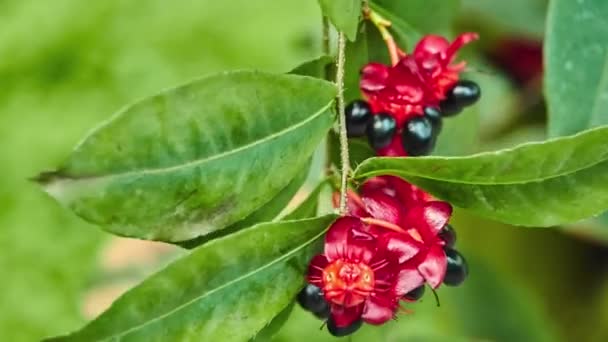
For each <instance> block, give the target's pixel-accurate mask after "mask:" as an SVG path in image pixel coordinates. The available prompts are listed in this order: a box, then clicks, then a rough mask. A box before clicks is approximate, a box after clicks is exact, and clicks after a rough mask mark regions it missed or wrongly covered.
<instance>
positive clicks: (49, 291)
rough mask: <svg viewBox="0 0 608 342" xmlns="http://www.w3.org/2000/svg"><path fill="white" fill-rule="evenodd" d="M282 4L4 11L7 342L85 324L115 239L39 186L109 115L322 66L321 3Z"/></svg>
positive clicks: (1, 133) (2, 334)
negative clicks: (305, 64) (263, 74)
mask: <svg viewBox="0 0 608 342" xmlns="http://www.w3.org/2000/svg"><path fill="white" fill-rule="evenodd" d="M280 3H281V5H280V6H277V2H276V1H275V0H256V1H249V0H235V1H227V2H226V1H214V0H201V1H190V0H175V1H171V2H167V1H164V0H151V1H146V2H142V3H134V2H126V1H121V0H104V1H96V2H86V1H85V2H83V1H80V0H57V1H52V2H40V1H36V0H3V1H0V32H1V33H0V54H1V55H2V56H7V58H0V84H2V86H1V88H2V91H1V92H0V102H1V103H2V105H1V106H0V163H1V164H2V165H3V166H4V167H3V170H2V177H0V251H1V252H0V266H1V267H0V279H2V291H1V293H0V340H1V341H11V342H21V341H23V342H30V341H39V340H40V339H41V338H43V337H44V336H49V335H54V334H58V333H60V332H65V331H69V330H73V329H75V328H77V327H79V326H80V325H82V324H83V323H84V322H85V317H84V314H83V308H84V307H85V306H86V307H88V305H90V304H91V302H88V299H89V298H88V297H87V296H85V291H86V290H87V289H88V288H89V287H90V285H91V278H93V277H101V278H102V277H103V272H102V271H101V270H100V269H99V267H98V264H99V259H100V255H101V252H100V247H101V246H103V245H104V242H106V241H108V240H109V239H108V236H107V234H106V235H104V234H102V233H101V232H100V231H97V230H95V229H93V228H94V227H93V226H91V225H88V224H86V223H85V222H83V221H82V220H80V219H78V218H77V217H76V216H75V215H73V214H72V213H70V212H69V211H67V210H65V208H62V207H60V206H59V205H57V204H56V203H55V202H54V201H53V200H52V199H50V198H49V197H48V196H46V194H44V193H42V192H41V191H40V188H39V187H38V186H36V185H35V184H32V183H31V182H28V181H27V178H28V177H31V176H33V175H35V174H36V173H37V172H39V171H40V170H44V169H47V168H49V167H50V166H55V165H57V164H58V163H59V162H60V161H62V160H63V159H64V157H65V156H66V153H68V151H70V150H71V148H72V147H73V146H74V145H75V144H76V143H77V142H78V140H79V138H80V137H81V136H82V135H83V134H84V133H86V132H87V131H88V130H89V129H90V128H91V127H93V126H94V125H95V124H96V123H97V122H99V121H101V120H104V119H105V118H106V117H107V114H108V113H111V112H113V111H115V110H117V109H118V108H120V107H121V106H123V105H125V104H127V103H130V102H132V101H134V100H136V99H138V98H141V97H143V96H147V95H149V94H152V93H154V92H157V91H158V90H159V89H163V88H167V87H168V86H172V85H175V84H180V83H184V82H186V81H188V80H191V79H192V78H193V77H195V76H197V75H204V74H208V73H212V72H218V71H225V70H233V69H242V68H256V69H261V70H267V71H274V72H279V71H285V70H287V69H288V68H289V67H290V66H292V65H295V64H296V63H297V62H299V61H303V60H306V59H308V58H312V57H313V56H316V55H318V54H319V53H320V50H319V48H318V47H317V42H318V41H319V40H318V39H317V38H316V37H317V35H318V26H319V24H318V22H319V21H320V19H319V15H320V12H319V9H318V6H317V4H316V3H315V2H314V1H303V0H281V2H280ZM251 13H255V15H251ZM34 26H35V29H33V27H34ZM260 37H263V39H261V38H260ZM278 51H280V53H277V52H278ZM9 56H10V57H9Z"/></svg>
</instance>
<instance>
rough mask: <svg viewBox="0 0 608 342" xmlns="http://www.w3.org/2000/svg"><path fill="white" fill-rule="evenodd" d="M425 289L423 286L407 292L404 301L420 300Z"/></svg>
mask: <svg viewBox="0 0 608 342" xmlns="http://www.w3.org/2000/svg"><path fill="white" fill-rule="evenodd" d="M425 288H426V287H425V286H424V285H420V286H419V287H417V288H415V289H413V290H412V291H410V292H408V293H407V294H406V295H405V296H404V297H405V299H407V300H411V301H416V300H419V299H420V298H422V296H424V290H425Z"/></svg>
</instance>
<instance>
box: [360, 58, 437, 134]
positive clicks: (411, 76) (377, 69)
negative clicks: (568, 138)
mask: <svg viewBox="0 0 608 342" xmlns="http://www.w3.org/2000/svg"><path fill="white" fill-rule="evenodd" d="M359 87H360V88H361V91H362V92H363V94H364V95H365V97H366V98H367V101H368V102H369V104H370V106H371V108H372V112H373V113H380V112H384V113H389V114H392V115H393V117H394V118H395V120H396V121H397V127H403V123H404V122H405V121H407V119H409V118H411V117H412V115H422V110H423V106H425V105H430V104H437V103H438V101H437V100H435V99H434V98H433V97H432V91H431V90H432V89H431V88H430V87H429V85H427V84H426V83H425V81H424V79H422V78H421V74H420V71H419V69H418V65H417V64H416V61H415V60H414V58H413V57H412V56H406V57H403V58H402V59H401V60H400V61H399V62H398V63H397V64H396V65H395V66H393V67H390V66H388V65H384V64H380V63H369V64H367V65H366V66H364V67H363V69H362V70H361V80H360V81H359Z"/></svg>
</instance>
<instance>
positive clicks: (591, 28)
mask: <svg viewBox="0 0 608 342" xmlns="http://www.w3.org/2000/svg"><path fill="white" fill-rule="evenodd" d="M548 13H549V14H548V19H547V33H546V40H545V52H546V53H545V65H546V69H547V71H546V74H545V75H546V76H545V77H546V78H545V87H546V89H545V90H546V95H547V104H548V107H549V135H550V136H552V137H555V136H562V135H568V134H574V133H576V132H580V131H582V130H585V129H587V128H590V127H596V126H600V125H604V124H608V110H606V108H607V107H608V81H607V80H608V25H606V17H608V2H607V1H604V0H587V1H571V0H553V1H551V2H550V5H549V12H548Z"/></svg>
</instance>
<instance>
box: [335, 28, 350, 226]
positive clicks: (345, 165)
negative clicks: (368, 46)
mask: <svg viewBox="0 0 608 342" xmlns="http://www.w3.org/2000/svg"><path fill="white" fill-rule="evenodd" d="M345 50H346V38H345V36H344V33H343V32H339V33H338V60H337V62H336V85H337V86H338V115H339V120H338V122H339V126H340V159H341V162H342V170H341V174H340V214H342V215H344V214H346V212H347V209H346V208H347V201H348V197H347V186H348V185H347V180H348V173H349V169H350V161H349V158H348V137H347V136H346V115H345V113H344V64H345V63H346V55H345Z"/></svg>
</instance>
